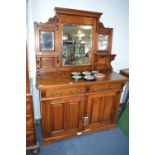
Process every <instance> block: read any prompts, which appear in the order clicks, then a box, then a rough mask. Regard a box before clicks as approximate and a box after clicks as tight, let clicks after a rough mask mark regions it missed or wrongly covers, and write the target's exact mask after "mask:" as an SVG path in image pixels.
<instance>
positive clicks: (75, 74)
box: [71, 72, 81, 76]
mask: <svg viewBox="0 0 155 155" xmlns="http://www.w3.org/2000/svg"><path fill="white" fill-rule="evenodd" d="M71 74H72V75H74V76H77V75H80V74H81V72H71Z"/></svg>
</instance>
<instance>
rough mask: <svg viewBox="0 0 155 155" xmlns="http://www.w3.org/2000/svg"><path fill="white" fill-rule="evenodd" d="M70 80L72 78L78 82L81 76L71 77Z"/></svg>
mask: <svg viewBox="0 0 155 155" xmlns="http://www.w3.org/2000/svg"><path fill="white" fill-rule="evenodd" d="M72 78H73V79H75V80H79V79H81V78H82V76H79V75H75V76H72Z"/></svg>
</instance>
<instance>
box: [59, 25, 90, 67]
mask: <svg viewBox="0 0 155 155" xmlns="http://www.w3.org/2000/svg"><path fill="white" fill-rule="evenodd" d="M62 40H63V47H62V57H63V61H62V65H63V66H79V65H90V52H91V47H92V26H90V25H77V24H63V36H62Z"/></svg>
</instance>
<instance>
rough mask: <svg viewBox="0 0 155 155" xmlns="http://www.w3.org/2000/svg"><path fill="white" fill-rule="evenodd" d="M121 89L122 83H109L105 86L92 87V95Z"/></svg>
mask: <svg viewBox="0 0 155 155" xmlns="http://www.w3.org/2000/svg"><path fill="white" fill-rule="evenodd" d="M120 88H121V84H120V83H107V84H103V85H95V86H91V87H90V93H100V92H104V91H109V90H110V91H111V90H118V89H120Z"/></svg>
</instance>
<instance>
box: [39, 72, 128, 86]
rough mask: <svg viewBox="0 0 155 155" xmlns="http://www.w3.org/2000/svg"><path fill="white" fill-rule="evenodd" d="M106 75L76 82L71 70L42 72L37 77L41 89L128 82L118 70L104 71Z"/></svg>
mask: <svg viewBox="0 0 155 155" xmlns="http://www.w3.org/2000/svg"><path fill="white" fill-rule="evenodd" d="M103 73H104V75H105V77H104V78H103V79H101V80H96V81H85V80H78V82H76V81H75V80H73V79H72V77H71V74H70V72H61V73H59V74H58V73H42V74H41V75H40V76H38V77H37V87H38V88H39V89H48V88H54V87H58V86H60V87H63V86H87V85H93V84H102V83H107V82H123V83H125V82H127V81H128V79H127V78H126V77H124V76H122V75H120V74H118V73H116V72H103Z"/></svg>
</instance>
